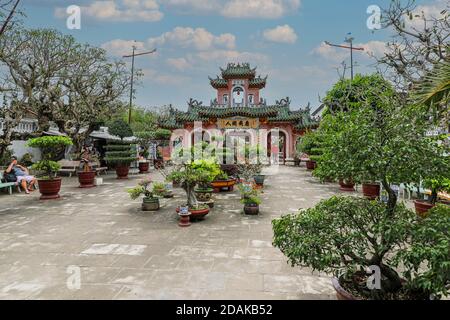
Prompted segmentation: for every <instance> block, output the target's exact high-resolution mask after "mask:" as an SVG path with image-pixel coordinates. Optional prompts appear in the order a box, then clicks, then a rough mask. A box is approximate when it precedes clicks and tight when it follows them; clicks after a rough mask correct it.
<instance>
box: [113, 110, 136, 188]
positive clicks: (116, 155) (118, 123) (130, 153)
mask: <svg viewBox="0 0 450 320" xmlns="http://www.w3.org/2000/svg"><path fill="white" fill-rule="evenodd" d="M109 133H110V134H112V135H114V136H117V137H119V138H120V141H115V140H111V141H109V142H108V144H107V146H106V147H105V149H106V155H105V161H106V162H107V163H108V164H111V165H113V166H115V167H116V173H117V176H118V178H120V179H124V178H126V177H127V176H128V171H129V166H130V163H132V162H133V161H135V160H136V152H135V150H134V145H133V146H132V144H131V143H130V142H126V141H124V140H123V139H124V138H127V137H131V136H132V135H133V131H132V130H131V128H130V126H129V125H128V124H127V123H126V122H125V121H123V120H121V119H119V120H115V121H114V122H112V123H111V124H110V126H109Z"/></svg>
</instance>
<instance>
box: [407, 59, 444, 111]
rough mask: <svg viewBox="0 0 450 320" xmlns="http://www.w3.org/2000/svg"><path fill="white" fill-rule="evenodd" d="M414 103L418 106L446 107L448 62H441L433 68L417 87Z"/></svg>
mask: <svg viewBox="0 0 450 320" xmlns="http://www.w3.org/2000/svg"><path fill="white" fill-rule="evenodd" d="M415 98H416V101H417V102H418V103H419V104H424V105H427V106H430V105H448V103H449V99H450V62H447V61H443V62H440V63H438V64H436V66H435V67H434V69H433V71H432V72H430V73H429V74H428V75H427V76H426V77H425V78H424V80H423V81H422V82H421V83H420V84H419V85H418V86H417V88H416V94H415Z"/></svg>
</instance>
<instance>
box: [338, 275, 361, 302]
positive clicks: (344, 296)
mask: <svg viewBox="0 0 450 320" xmlns="http://www.w3.org/2000/svg"><path fill="white" fill-rule="evenodd" d="M331 282H332V284H333V287H334V290H336V297H337V299H338V300H358V299H357V298H356V297H355V296H353V295H352V294H351V293H350V292H348V291H346V290H345V289H344V288H342V286H341V284H340V283H339V279H338V278H336V277H333V279H331Z"/></svg>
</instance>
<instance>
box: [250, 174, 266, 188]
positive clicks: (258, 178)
mask: <svg viewBox="0 0 450 320" xmlns="http://www.w3.org/2000/svg"><path fill="white" fill-rule="evenodd" d="M253 179H254V180H255V183H256V184H257V185H258V186H263V185H264V180H265V179H266V176H265V175H262V174H258V175H256V176H254V177H253Z"/></svg>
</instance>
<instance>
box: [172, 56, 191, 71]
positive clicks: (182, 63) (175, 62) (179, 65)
mask: <svg viewBox="0 0 450 320" xmlns="http://www.w3.org/2000/svg"><path fill="white" fill-rule="evenodd" d="M166 62H167V64H168V65H169V66H171V67H173V68H175V69H177V70H180V71H183V70H186V69H189V68H190V67H191V64H190V63H189V62H188V61H187V60H186V59H185V58H169V59H167V60H166Z"/></svg>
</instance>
